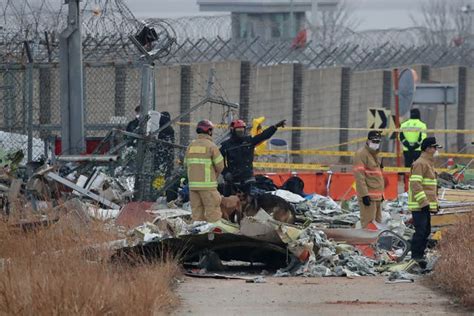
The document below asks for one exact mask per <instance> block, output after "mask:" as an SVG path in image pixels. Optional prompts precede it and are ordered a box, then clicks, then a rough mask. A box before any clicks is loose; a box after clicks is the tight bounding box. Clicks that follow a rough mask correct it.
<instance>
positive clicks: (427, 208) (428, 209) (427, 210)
mask: <svg viewBox="0 0 474 316" xmlns="http://www.w3.org/2000/svg"><path fill="white" fill-rule="evenodd" d="M421 210H422V211H423V212H429V211H430V206H429V205H426V206H423V207H422V208H421Z"/></svg>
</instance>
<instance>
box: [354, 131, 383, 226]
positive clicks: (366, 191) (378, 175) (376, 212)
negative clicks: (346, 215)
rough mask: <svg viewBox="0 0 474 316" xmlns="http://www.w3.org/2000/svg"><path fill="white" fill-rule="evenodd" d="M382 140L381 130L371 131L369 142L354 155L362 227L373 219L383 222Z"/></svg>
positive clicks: (368, 136)
mask: <svg viewBox="0 0 474 316" xmlns="http://www.w3.org/2000/svg"><path fill="white" fill-rule="evenodd" d="M381 140H382V136H381V133H380V132H379V131H370V132H369V134H368V135H367V143H366V144H365V146H364V147H362V148H361V149H359V150H358V151H357V152H356V153H355V155H354V161H353V163H354V165H353V172H354V177H355V180H356V192H357V200H358V202H359V207H360V223H361V225H362V228H367V226H368V225H369V224H370V223H371V222H373V221H375V222H377V223H381V222H382V200H383V192H384V189H385V182H384V178H383V174H382V169H383V164H382V162H381V160H380V159H379V157H378V154H379V151H380V142H381Z"/></svg>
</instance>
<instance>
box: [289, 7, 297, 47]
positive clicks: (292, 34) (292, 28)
mask: <svg viewBox="0 0 474 316" xmlns="http://www.w3.org/2000/svg"><path fill="white" fill-rule="evenodd" d="M295 36H296V35H295V16H294V10H293V0H290V37H291V38H293V37H295Z"/></svg>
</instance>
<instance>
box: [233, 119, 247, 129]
mask: <svg viewBox="0 0 474 316" xmlns="http://www.w3.org/2000/svg"><path fill="white" fill-rule="evenodd" d="M246 127H247V124H245V122H244V121H243V120H233V121H232V123H230V128H231V129H234V128H246Z"/></svg>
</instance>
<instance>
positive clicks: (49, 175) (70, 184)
mask: <svg viewBox="0 0 474 316" xmlns="http://www.w3.org/2000/svg"><path fill="white" fill-rule="evenodd" d="M46 177H47V178H49V179H51V180H54V181H56V182H59V183H61V184H63V185H65V186H67V187H69V188H71V189H73V190H76V191H78V192H79V193H81V194H82V195H84V196H87V197H89V198H91V199H93V200H95V201H97V202H99V203H101V204H104V205H106V206H108V207H110V208H113V209H120V206H119V205H117V204H115V203H112V202H110V201H109V200H107V199H104V198H103V197H100V196H99V195H97V194H95V193H92V192H90V191H89V190H86V189H84V188H81V187H80V186H78V185H76V184H75V183H73V182H71V181H69V180H66V179H64V178H62V177H61V176H60V175H58V174H57V173H54V172H48V173H46Z"/></svg>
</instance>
